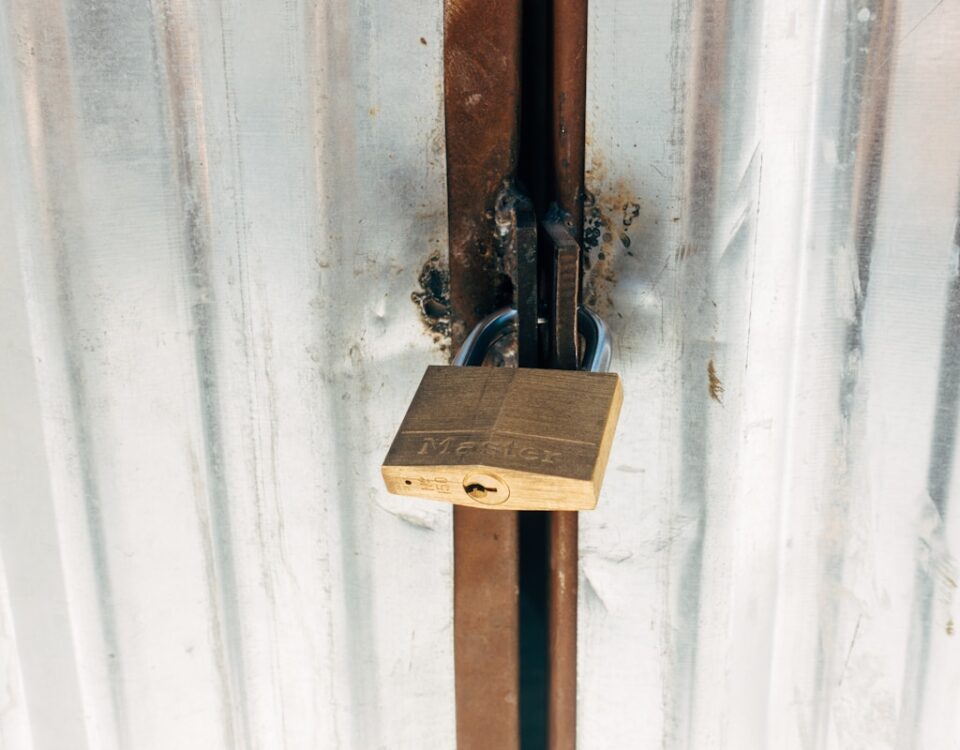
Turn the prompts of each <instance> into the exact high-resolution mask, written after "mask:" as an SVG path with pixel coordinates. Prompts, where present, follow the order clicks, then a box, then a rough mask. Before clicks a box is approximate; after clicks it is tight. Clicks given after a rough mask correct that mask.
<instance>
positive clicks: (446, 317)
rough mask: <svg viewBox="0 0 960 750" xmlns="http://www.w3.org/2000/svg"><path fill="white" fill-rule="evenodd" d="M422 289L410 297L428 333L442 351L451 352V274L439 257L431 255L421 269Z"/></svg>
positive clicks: (420, 282) (419, 279) (420, 280)
mask: <svg viewBox="0 0 960 750" xmlns="http://www.w3.org/2000/svg"><path fill="white" fill-rule="evenodd" d="M417 280H418V282H419V284H420V289H419V290H418V291H416V292H413V293H412V294H411V295H410V299H412V300H413V302H414V304H416V306H417V308H418V309H419V310H420V318H421V321H422V322H423V325H424V327H425V328H426V329H427V332H428V333H429V334H430V336H431V337H432V338H433V341H434V343H435V344H437V345H438V346H439V347H440V351H442V352H449V351H450V273H449V272H448V271H447V269H446V268H445V267H444V265H443V263H442V261H441V260H440V256H439V255H431V256H430V257H429V258H428V259H427V262H426V263H424V264H423V268H421V269H420V275H419V277H418V279H417Z"/></svg>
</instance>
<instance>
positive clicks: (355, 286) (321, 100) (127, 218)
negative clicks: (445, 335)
mask: <svg viewBox="0 0 960 750" xmlns="http://www.w3.org/2000/svg"><path fill="white" fill-rule="evenodd" d="M440 16H441V7H440V4H439V3H434V2H418V3H415V4H412V5H411V4H410V3H404V4H402V5H398V4H392V3H385V2H369V3H368V2H359V3H358V2H324V3H312V2H289V3H283V4H270V5H264V4H261V3H253V2H242V1H239V0H238V1H237V2H227V3H223V4H219V3H190V2H180V1H179V0H157V1H156V2H153V3H128V2H122V1H116V2H98V3H95V4H90V3H82V2H72V1H67V2H63V3H58V2H44V3H34V2H29V1H28V0H23V1H22V2H21V1H19V0H10V2H6V3H4V4H3V7H2V15H0V19H2V20H0V23H2V28H0V31H2V36H0V38H2V40H3V43H2V45H0V49H2V53H0V113H2V114H0V123H2V124H0V128H2V140H0V146H2V149H3V151H2V153H3V163H4V169H3V170H2V175H0V184H2V199H0V206H2V211H3V213H2V216H3V224H2V230H3V238H2V242H3V247H4V249H3V259H4V260H3V269H2V273H0V276H2V279H3V305H4V313H5V316H4V321H5V330H4V332H3V347H4V348H3V367H2V369H0V373H2V377H3V382H2V384H0V387H2V391H3V394H4V396H3V423H4V438H3V439H4V442H3V446H2V448H3V450H2V451H0V453H2V457H0V462H2V477H3V489H2V493H3V502H2V510H0V514H2V517H0V554H2V561H3V570H4V575H5V580H4V584H3V585H0V593H3V594H4V596H3V598H2V605H0V679H2V680H3V683H2V685H0V696H2V698H0V741H2V744H3V746H4V747H5V748H18V747H35V748H66V747H70V748H83V747H89V748H98V750H99V749H100V748H134V747H135V748H216V747H261V748H266V747H356V748H368V747H450V746H452V744H453V729H454V724H453V662H452V636H451V612H450V601H451V573H452V571H451V566H452V560H451V535H450V513H449V511H448V509H447V508H446V507H444V506H442V505H433V504H427V503H409V502H408V501H404V500H400V499H396V498H391V497H389V496H387V495H386V494H385V492H384V491H383V490H382V489H381V482H380V479H379V473H378V465H379V460H380V458H381V457H382V455H383V454H384V453H385V451H386V447H387V445H388V442H389V439H390V437H391V433H392V430H393V428H394V427H395V425H396V422H397V419H398V418H399V416H400V415H401V414H402V412H403V409H404V407H405V402H406V400H407V399H408V398H409V397H410V395H411V394H412V392H413V389H414V387H415V385H416V382H417V380H418V379H419V376H420V374H421V372H422V369H423V367H424V366H425V365H426V364H427V363H430V362H438V361H441V359H442V355H441V354H440V353H439V352H438V351H437V350H436V348H435V344H434V343H433V341H432V339H431V338H430V337H429V336H427V335H425V333H424V330H423V327H422V325H421V323H420V321H419V312H418V310H417V308H416V306H415V305H414V303H413V301H412V300H411V292H412V291H413V290H414V289H415V288H416V285H417V277H418V274H419V272H420V268H421V267H422V265H423V263H424V261H425V260H426V259H427V258H428V257H429V256H430V255H431V254H433V253H438V252H442V249H443V248H444V246H445V244H446V213H445V177H444V167H443V153H442V143H443V129H442V118H441V111H442V110H441V99H440V97H441V86H440V82H441V62H440V51H441V49H442V39H441V32H440V29H441V17H440ZM31 740H32V741H31Z"/></svg>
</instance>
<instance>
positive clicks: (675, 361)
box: [579, 0, 960, 750]
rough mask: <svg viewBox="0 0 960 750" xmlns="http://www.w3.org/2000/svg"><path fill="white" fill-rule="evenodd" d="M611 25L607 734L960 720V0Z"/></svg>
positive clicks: (811, 731)
mask: <svg viewBox="0 0 960 750" xmlns="http://www.w3.org/2000/svg"><path fill="white" fill-rule="evenodd" d="M590 34H591V36H590V52H589V55H590V57H589V73H588V75H589V83H588V90H589V93H588V107H589V111H588V147H587V149H588V153H587V160H588V166H587V170H588V174H587V185H588V189H589V191H590V192H591V193H592V196H593V198H592V203H593V214H592V224H593V232H592V234H593V236H594V237H596V243H597V247H595V248H594V249H593V251H592V252H593V258H594V261H595V265H594V281H593V291H592V294H591V297H592V299H593V300H594V301H595V303H596V304H597V305H598V306H599V307H600V308H601V309H602V310H603V311H604V312H605V314H606V316H607V319H608V320H609V322H610V324H611V327H612V328H613V330H614V332H615V334H616V336H617V340H618V344H619V345H618V348H617V352H616V355H615V368H616V369H618V370H619V371H620V372H621V373H622V374H623V376H624V380H625V382H624V388H625V393H626V402H625V408H624V413H623V417H622V420H621V421H622V428H621V430H620V435H619V438H618V442H617V443H615V446H614V450H613V454H612V456H611V463H610V469H609V473H608V476H607V481H606V487H605V491H604V496H603V497H602V499H601V503H600V507H599V509H598V510H597V511H596V512H595V513H591V514H585V515H584V516H583V518H582V521H581V523H582V525H581V529H582V530H581V540H580V542H581V553H582V558H581V609H580V651H579V664H580V686H579V721H580V723H579V735H580V737H579V739H580V746H581V747H582V748H584V749H585V750H589V749H590V748H610V747H692V748H760V747H770V748H774V747H775V748H793V747H796V748H801V747H802V748H883V747H891V748H892V747H898V748H944V747H951V746H955V745H956V743H957V741H958V737H960V731H958V725H957V710H956V709H957V705H958V698H960V695H958V687H960V685H958V682H960V651H958V649H957V645H956V642H955V639H956V636H955V629H956V626H955V622H956V619H957V603H956V596H955V592H956V561H955V558H954V555H953V552H952V551H953V550H954V549H955V548H956V545H957V543H958V541H960V540H958V534H960V525H958V523H957V520H956V518H955V514H951V513H950V510H951V508H950V506H951V501H952V499H953V498H955V497H956V495H957V492H958V490H960V487H958V486H957V479H956V477H955V474H954V472H953V470H952V469H953V465H954V461H955V459H956V451H957V448H956V441H955V432H956V419H957V396H958V383H960V380H958V375H957V373H958V368H960V359H958V357H960V349H958V336H960V328H958V324H960V319H958V310H960V308H958V300H960V297H958V296H957V295H958V289H960V286H958V278H960V273H958V257H960V255H958V253H960V248H958V239H957V206H958V198H960V196H958V185H960V180H958V174H960V6H958V5H957V4H956V3H949V2H939V3H938V2H919V1H918V2H903V3H895V2H886V1H882V0H881V1H876V2H859V1H858V2H843V1H837V0H829V1H826V2H820V3H815V4H814V3H804V2H792V1H791V2H781V1H780V0H777V2H773V0H768V1H767V2H760V1H752V2H736V3H735V2H722V1H718V2H693V3H686V2H678V3H674V4H673V5H670V4H662V3H653V2H643V3H633V2H620V1H619V0H614V1H613V2H607V3H592V4H591V20H590ZM589 219H590V216H589V214H588V220H589ZM600 252H602V254H603V258H602V259H600V258H599V253H600Z"/></svg>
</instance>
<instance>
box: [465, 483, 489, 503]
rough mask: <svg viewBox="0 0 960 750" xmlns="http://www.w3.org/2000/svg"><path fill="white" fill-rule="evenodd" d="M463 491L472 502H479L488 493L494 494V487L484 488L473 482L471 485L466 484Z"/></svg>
mask: <svg viewBox="0 0 960 750" xmlns="http://www.w3.org/2000/svg"><path fill="white" fill-rule="evenodd" d="M463 489H464V491H465V492H466V493H467V494H468V495H470V497H472V498H473V499H474V500H480V499H482V498H485V497H486V496H487V493H488V492H496V491H497V488H496V487H484V486H483V485H482V484H478V483H476V482H474V483H473V484H468V485H467V486H466V487H464V488H463Z"/></svg>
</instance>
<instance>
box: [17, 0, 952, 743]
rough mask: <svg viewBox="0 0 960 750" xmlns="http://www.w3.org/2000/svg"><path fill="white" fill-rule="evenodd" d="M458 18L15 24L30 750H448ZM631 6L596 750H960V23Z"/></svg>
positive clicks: (904, 10)
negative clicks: (441, 269)
mask: <svg viewBox="0 0 960 750" xmlns="http://www.w3.org/2000/svg"><path fill="white" fill-rule="evenodd" d="M441 10H442V9H441V3H440V0H434V1H433V2H421V1H420V0H418V1H417V2H416V3H389V2H383V1H382V0H369V2H361V1H360V0H357V1H354V2H348V1H347V0H325V1H323V2H316V3H310V2H296V1H291V2H288V3H283V4H280V3H277V4H258V3H253V2H242V1H240V0H235V1H234V2H223V3H220V4H217V3H212V2H211V3H200V2H183V1H178V0H154V1H153V2H152V3H127V2H123V1H122V0H112V1H110V2H103V1H100V0H98V1H97V2H79V0H77V1H74V0H64V2H54V1H52V0H51V1H50V2H30V1H29V0H6V2H5V3H3V4H2V6H0V24H2V26H0V39H2V40H3V43H2V45H0V149H2V150H0V155H2V160H3V168H2V169H0V243H2V250H0V258H2V261H0V262H2V267H0V315H2V320H3V328H2V333H0V345H2V350H0V393H2V394H3V395H2V398H0V410H2V411H0V427H2V430H0V572H2V575H0V746H2V747H3V748H8V747H9V748H18V749H19V748H85V747H88V748H138V749H139V748H171V747H177V748H217V747H224V748H226V747H251V748H254V747H256V748H275V747H295V748H300V747H343V748H360V749H363V750H365V749H366V748H376V747H389V748H394V747H396V748H427V747H429V748H433V747H438V748H439V747H452V746H453V675H452V653H451V652H452V646H451V643H452V633H451V612H450V605H451V591H450V586H451V583H450V582H451V548H450V523H449V513H448V509H447V508H445V507H442V506H438V505H434V504H430V503H426V502H416V501H411V500H402V499H400V498H392V497H390V496H388V495H386V494H385V493H384V492H383V491H382V490H381V488H380V487H381V485H380V480H379V476H378V464H379V460H380V458H381V457H382V454H383V452H384V451H385V449H386V446H387V443H388V441H389V438H390V436H391V433H392V430H393V429H394V427H395V426H396V422H397V419H398V418H399V416H400V414H401V413H402V411H403V409H404V407H405V401H406V399H407V398H409V396H410V395H411V393H412V390H413V388H414V386H415V383H416V381H417V380H418V379H419V376H420V373H421V370H422V367H423V366H424V365H425V364H426V363H428V362H436V361H440V360H441V359H442V357H443V355H442V354H441V353H439V352H438V351H437V350H436V347H435V345H434V343H433V342H432V340H431V337H430V336H429V335H428V334H427V332H425V331H424V329H423V327H422V325H421V323H420V320H419V317H418V312H417V310H416V308H415V306H414V304H413V303H412V302H411V300H410V294H411V292H412V291H414V290H415V289H416V288H417V284H418V282H417V277H418V274H419V269H420V268H421V266H422V264H423V262H424V261H425V260H426V259H427V258H429V257H430V256H431V255H432V254H434V253H440V254H441V255H442V254H443V253H444V250H445V242H446V232H445V223H446V215H445V203H444V195H445V186H444V179H445V177H444V167H443V162H444V154H443V130H442V116H441V100H440V96H441V74H442V71H441V62H440V52H441V49H442V39H441V36H440V26H441V24H440V16H441ZM590 13H591V21H590V52H589V95H588V96H589V112H588V146H587V158H588V175H587V182H588V187H589V189H590V191H591V193H592V198H591V200H590V203H591V205H590V207H589V208H588V214H587V217H588V230H589V232H590V235H591V236H593V237H595V238H596V242H595V245H594V246H593V247H592V249H591V256H592V261H593V272H592V279H591V286H590V296H591V299H592V301H593V303H594V304H595V305H596V306H597V307H598V308H599V309H600V310H601V311H602V312H603V313H604V315H605V316H606V318H607V320H608V321H609V323H610V324H611V327H612V328H613V330H614V332H615V335H616V341H617V351H616V357H615V362H614V365H615V369H617V370H618V371H620V372H621V373H622V375H623V376H624V381H625V388H626V394H627V401H626V404H625V407H624V412H623V416H622V419H621V429H620V433H619V436H618V442H617V444H616V445H615V448H614V452H613V455H612V457H611V463H610V468H609V471H608V476H607V483H606V488H605V491H604V495H603V497H602V499H601V505H600V508H599V509H598V510H597V511H595V512H593V513H590V514H585V515H584V516H583V518H582V521H581V550H582V564H581V587H580V590H581V598H582V601H581V608H580V686H579V690H580V699H579V705H580V711H579V714H580V715H579V732H580V745H581V747H582V748H585V749H586V750H590V749H591V748H624V747H667V748H674V747H690V748H731V749H733V748H736V749H738V750H739V749H740V748H794V747H796V748H871V749H872V748H884V747H890V748H894V747H896V748H928V749H934V748H945V747H951V746H954V745H956V743H957V742H958V741H960V725H958V719H957V716H958V712H957V708H958V704H960V700H958V699H960V694H958V690H960V652H958V648H960V647H958V643H960V642H958V641H957V638H958V637H960V635H955V631H956V630H957V626H956V625H955V621H956V619H957V612H956V610H957V605H956V602H955V599H956V593H955V592H956V580H957V571H956V567H957V563H956V562H955V560H954V557H953V555H952V550H953V549H954V548H956V546H957V543H958V542H960V539H958V534H960V525H958V523H957V520H956V517H955V516H951V515H950V513H949V510H950V504H951V499H952V498H954V497H955V496H956V495H957V492H958V491H960V487H958V486H957V483H958V480H957V479H956V478H955V477H954V473H953V471H952V469H953V464H954V460H955V454H956V451H957V446H956V442H955V428H956V418H957V403H958V392H960V327H958V326H960V272H958V262H960V248H958V239H957V212H958V200H960V195H958V187H960V5H958V4H957V3H956V2H955V1H954V0H945V1H944V0H941V1H940V2H937V0H923V1H922V2H921V0H909V1H902V2H900V3H895V2H893V1H892V0H872V1H870V0H867V1H861V0H856V1H852V2H850V1H839V2H838V1H834V0H823V1H821V2H818V3H807V2H802V1H801V0H743V1H742V2H733V0H726V2H725V1H724V0H713V1H712V2H707V1H706V0H704V1H702V2H701V1H700V0H676V1H675V2H673V3H660V2H653V1H652V0H644V1H643V2H629V1H628V0H607V1H605V2H601V0H596V1H595V2H593V3H592V4H591V11H590ZM601 255H602V257H601Z"/></svg>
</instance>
